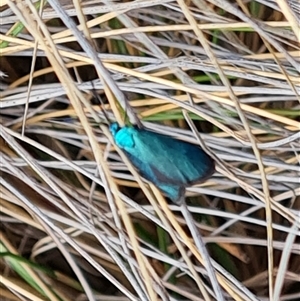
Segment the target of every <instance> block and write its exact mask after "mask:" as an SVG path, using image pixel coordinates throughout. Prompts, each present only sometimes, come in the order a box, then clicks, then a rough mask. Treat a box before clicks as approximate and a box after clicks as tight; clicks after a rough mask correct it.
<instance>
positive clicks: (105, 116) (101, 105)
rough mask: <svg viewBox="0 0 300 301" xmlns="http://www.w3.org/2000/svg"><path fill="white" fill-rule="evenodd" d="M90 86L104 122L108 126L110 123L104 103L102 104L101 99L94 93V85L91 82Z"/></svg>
mask: <svg viewBox="0 0 300 301" xmlns="http://www.w3.org/2000/svg"><path fill="white" fill-rule="evenodd" d="M91 85H92V93H93V95H94V97H95V98H96V99H97V100H98V101H99V108H100V110H101V111H102V112H103V115H104V118H105V119H106V122H107V123H108V124H110V123H111V122H110V121H109V118H108V115H107V113H106V111H105V109H104V102H103V100H102V98H101V97H100V96H99V95H98V94H97V93H96V89H95V86H94V83H93V82H92V81H91Z"/></svg>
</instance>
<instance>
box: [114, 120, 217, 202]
mask: <svg viewBox="0 0 300 301" xmlns="http://www.w3.org/2000/svg"><path fill="white" fill-rule="evenodd" d="M109 129H110V132H111V134H112V136H113V138H114V141H115V143H116V145H117V146H118V147H119V148H121V149H122V150H123V151H124V153H125V154H126V156H127V157H128V159H129V161H130V162H131V163H132V165H133V166H134V167H135V168H136V169H137V171H138V172H139V174H140V175H141V176H142V177H143V178H145V179H146V180H148V181H149V182H152V183H153V184H154V185H155V186H157V187H158V188H159V189H160V190H161V191H162V192H163V193H164V194H165V195H166V196H167V197H169V198H170V199H171V201H172V202H174V203H176V204H180V203H181V202H182V201H183V200H184V194H185V188H186V187H187V186H191V185H193V184H196V183H201V182H204V181H205V180H206V179H208V178H209V177H210V176H211V175H212V174H213V173H214V171H215V164H214V161H213V160H212V159H211V158H210V157H209V156H208V155H207V154H206V153H205V152H204V151H203V150H202V149H201V148H200V147H198V146H196V145H194V144H191V143H188V142H184V141H181V140H177V139H175V138H172V137H170V136H165V135H162V134H158V133H155V132H151V131H148V130H146V129H140V128H137V127H128V126H124V127H120V126H119V125H118V124H117V123H112V124H111V125H110V127H109Z"/></svg>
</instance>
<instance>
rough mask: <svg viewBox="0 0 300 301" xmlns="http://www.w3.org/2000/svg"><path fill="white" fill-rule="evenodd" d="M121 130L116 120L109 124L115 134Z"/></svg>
mask: <svg viewBox="0 0 300 301" xmlns="http://www.w3.org/2000/svg"><path fill="white" fill-rule="evenodd" d="M119 130H120V126H119V125H118V124H117V123H116V122H114V123H112V124H111V125H110V126H109V131H110V132H111V134H112V135H113V136H115V135H116V134H117V132H118V131H119Z"/></svg>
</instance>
